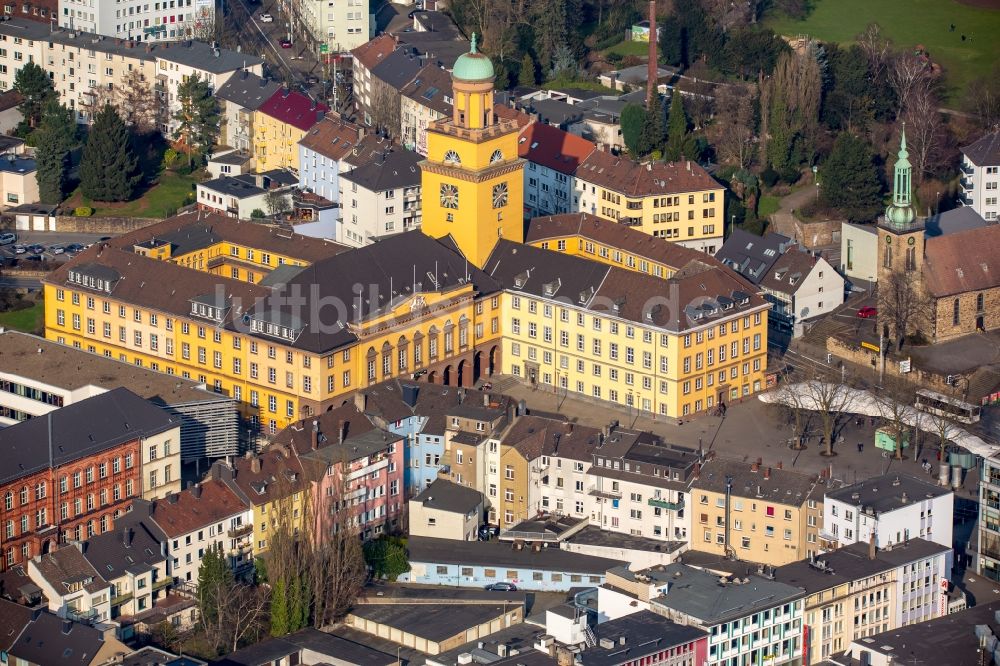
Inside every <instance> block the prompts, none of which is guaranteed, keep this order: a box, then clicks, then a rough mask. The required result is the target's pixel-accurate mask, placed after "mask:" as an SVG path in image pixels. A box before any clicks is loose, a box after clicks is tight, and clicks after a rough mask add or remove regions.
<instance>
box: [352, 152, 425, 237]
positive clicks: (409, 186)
mask: <svg viewBox="0 0 1000 666" xmlns="http://www.w3.org/2000/svg"><path fill="white" fill-rule="evenodd" d="M420 161H421V158H420V155H418V154H417V153H415V152H413V151H410V150H406V149H405V148H402V147H399V146H396V147H390V148H387V150H386V151H385V152H383V153H381V154H378V155H376V156H375V158H374V159H373V160H372V161H370V162H367V163H366V164H363V165H361V166H358V167H356V168H354V169H351V170H350V171H345V172H344V173H342V174H340V180H341V181H342V183H343V189H342V191H341V205H342V209H343V213H342V214H343V216H344V218H345V221H344V222H343V225H344V226H345V227H347V228H348V229H351V230H353V231H354V233H356V234H359V235H360V236H361V237H362V238H363V242H364V244H366V245H367V244H368V243H371V242H373V241H376V240H378V239H379V238H382V237H384V236H389V235H392V234H398V233H401V232H404V231H410V230H412V229H417V228H419V227H420V221H421V213H420V209H421V207H420V195H421V180H422V174H421V170H420ZM346 218H349V219H346Z"/></svg>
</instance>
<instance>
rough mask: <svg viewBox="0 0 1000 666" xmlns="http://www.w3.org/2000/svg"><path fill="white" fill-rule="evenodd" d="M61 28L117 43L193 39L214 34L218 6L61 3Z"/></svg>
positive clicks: (197, 1) (206, 1)
mask: <svg viewBox="0 0 1000 666" xmlns="http://www.w3.org/2000/svg"><path fill="white" fill-rule="evenodd" d="M58 20H59V26H60V27H62V28H65V29H67V30H79V31H81V32H92V33H95V34H98V35H105V36H107V37H113V38H116V39H130V40H136V41H151V40H177V39H191V38H192V37H198V36H201V35H206V34H212V32H213V30H214V28H215V3H213V2H211V0H176V2H154V3H149V2H140V0H125V1H124V2H121V1H119V2H113V3H108V2H101V1H100V0H59V19H58Z"/></svg>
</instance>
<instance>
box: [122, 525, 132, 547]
mask: <svg viewBox="0 0 1000 666" xmlns="http://www.w3.org/2000/svg"><path fill="white" fill-rule="evenodd" d="M122 545H123V546H125V547H126V548H131V547H132V528H131V527H123V528H122Z"/></svg>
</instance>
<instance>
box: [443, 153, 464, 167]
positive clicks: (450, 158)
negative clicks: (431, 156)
mask: <svg viewBox="0 0 1000 666" xmlns="http://www.w3.org/2000/svg"><path fill="white" fill-rule="evenodd" d="M444 161H445V162H447V163H448V164H461V163H462V158H461V157H459V156H458V153H456V152H455V151H454V150H449V151H448V152H447V153H445V154H444Z"/></svg>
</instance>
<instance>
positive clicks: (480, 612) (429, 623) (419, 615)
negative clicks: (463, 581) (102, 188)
mask: <svg viewBox="0 0 1000 666" xmlns="http://www.w3.org/2000/svg"><path fill="white" fill-rule="evenodd" d="M511 606H512V604H511V602H510V601H507V600H503V603H501V600H500V599H497V600H495V601H493V602H484V603H462V604H447V603H444V604H427V603H419V604H405V603H390V604H377V603H376V604H371V603H368V604H358V605H356V606H355V607H354V608H353V609H352V610H351V615H354V616H357V617H360V618H364V619H366V620H368V621H370V622H377V623H378V624H383V625H386V626H389V627H392V628H393V629H396V630H399V631H402V632H404V633H408V634H413V635H414V636H417V637H419V638H424V639H427V640H428V641H434V642H439V641H444V640H446V639H449V638H453V637H454V636H457V635H461V636H462V637H463V638H464V636H465V632H466V630H468V629H472V628H474V627H477V626H479V625H481V624H486V623H489V622H490V621H491V620H495V619H497V618H501V617H503V615H504V613H506V612H510V611H511V610H512V608H511Z"/></svg>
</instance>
